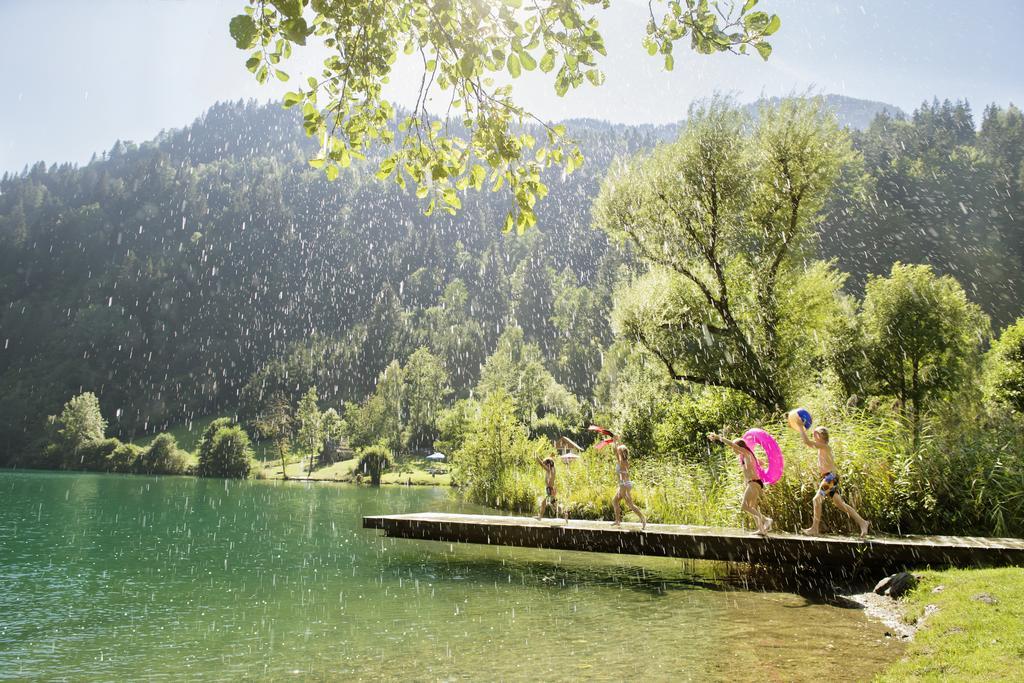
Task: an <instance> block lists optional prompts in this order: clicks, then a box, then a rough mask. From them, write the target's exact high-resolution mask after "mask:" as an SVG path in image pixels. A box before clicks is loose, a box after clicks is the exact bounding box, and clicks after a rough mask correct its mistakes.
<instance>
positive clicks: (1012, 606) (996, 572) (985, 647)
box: [877, 568, 1024, 682]
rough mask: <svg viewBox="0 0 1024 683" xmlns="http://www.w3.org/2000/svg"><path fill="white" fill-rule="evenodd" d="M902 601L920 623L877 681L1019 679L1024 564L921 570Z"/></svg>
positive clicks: (1023, 662)
mask: <svg viewBox="0 0 1024 683" xmlns="http://www.w3.org/2000/svg"><path fill="white" fill-rule="evenodd" d="M902 606H903V609H904V614H905V619H906V620H907V621H908V622H914V621H915V620H917V619H923V622H922V624H923V625H922V627H921V629H920V630H919V631H918V632H917V635H916V636H915V638H914V640H913V642H912V643H910V645H909V646H908V648H907V651H906V654H905V655H904V657H903V659H901V660H900V661H899V662H897V663H896V664H894V665H893V666H892V667H890V668H889V669H888V670H887V671H886V672H885V673H883V674H882V675H880V676H879V677H878V678H877V680H878V681H884V682H888V681H906V680H929V681H930V680H934V681H947V680H973V681H982V680H984V681H1011V680H1014V681H1019V680H1020V679H1021V675H1022V671H1024V626H1022V625H1024V568H1004V569H982V570H963V569H951V570H947V571H929V572H924V575H923V578H922V580H921V582H920V584H919V585H918V586H917V588H916V589H915V590H914V591H913V592H912V593H910V594H909V595H908V596H907V597H906V598H904V599H903V601H902Z"/></svg>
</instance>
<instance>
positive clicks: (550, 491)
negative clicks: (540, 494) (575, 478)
mask: <svg viewBox="0 0 1024 683" xmlns="http://www.w3.org/2000/svg"><path fill="white" fill-rule="evenodd" d="M544 492H545V493H546V494H547V495H545V496H544V501H545V502H547V503H550V504H551V505H554V504H555V503H557V502H558V498H557V497H556V496H555V488H554V487H553V486H545V487H544Z"/></svg>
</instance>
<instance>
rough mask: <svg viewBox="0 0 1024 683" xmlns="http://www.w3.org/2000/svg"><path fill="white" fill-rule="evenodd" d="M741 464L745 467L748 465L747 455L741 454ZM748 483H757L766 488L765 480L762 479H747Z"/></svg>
mask: <svg viewBox="0 0 1024 683" xmlns="http://www.w3.org/2000/svg"><path fill="white" fill-rule="evenodd" d="M740 465H741V466H743V467H746V466H747V457H746V456H745V455H741V456H740ZM747 483H748V484H757V485H758V486H760V487H761V488H762V489H763V488H764V482H763V481H761V480H760V479H747Z"/></svg>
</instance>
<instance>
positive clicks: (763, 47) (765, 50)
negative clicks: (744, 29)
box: [754, 40, 772, 61]
mask: <svg viewBox="0 0 1024 683" xmlns="http://www.w3.org/2000/svg"><path fill="white" fill-rule="evenodd" d="M754 47H755V48H757V54H759V55H761V59H763V60H765V61H768V56H769V55H770V54H771V53H772V46H771V45H769V44H768V43H766V42H764V41H763V40H762V41H761V42H760V43H757V44H756V45H754Z"/></svg>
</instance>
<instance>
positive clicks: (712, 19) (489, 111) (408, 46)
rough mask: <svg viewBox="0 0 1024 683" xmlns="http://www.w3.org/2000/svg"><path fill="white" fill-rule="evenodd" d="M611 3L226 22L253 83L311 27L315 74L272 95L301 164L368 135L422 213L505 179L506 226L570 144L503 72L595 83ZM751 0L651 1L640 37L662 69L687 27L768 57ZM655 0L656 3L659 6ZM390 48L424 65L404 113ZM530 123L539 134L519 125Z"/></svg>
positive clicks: (350, 155) (531, 220)
mask: <svg viewBox="0 0 1024 683" xmlns="http://www.w3.org/2000/svg"><path fill="white" fill-rule="evenodd" d="M610 2H611V0H525V2H524V0H490V1H487V2H485V1H483V0H363V1H362V2H352V1H349V0H248V6H246V7H245V10H244V13H243V14H239V15H238V16H236V17H234V18H233V19H231V22H230V25H229V29H230V33H231V36H232V38H234V40H235V44H236V45H237V46H238V47H239V48H240V49H243V50H246V51H249V58H248V60H247V61H246V67H247V68H248V69H249V70H250V71H251V72H252V73H253V74H254V75H255V76H256V79H257V80H258V81H259V82H260V83H264V82H266V81H267V80H269V79H270V78H271V76H273V77H275V78H278V79H279V80H282V81H288V80H290V77H289V75H288V74H287V73H286V72H285V71H284V70H283V69H281V68H280V65H281V63H282V62H283V61H285V60H287V59H288V58H289V57H290V56H291V55H292V51H293V48H295V47H296V46H297V47H300V48H301V47H305V46H306V45H307V41H310V40H311V39H312V40H315V41H316V42H317V43H319V44H320V45H322V46H323V47H324V48H326V49H327V50H328V51H329V53H330V54H329V56H328V57H327V58H326V59H324V62H323V70H322V71H321V73H320V76H319V78H318V77H314V76H310V77H309V78H308V79H307V81H306V83H305V84H303V85H301V86H300V87H299V88H297V89H296V90H293V91H290V92H287V93H286V94H285V95H284V100H283V104H284V106H285V107H299V108H300V109H301V111H302V116H303V126H304V128H305V131H306V134H307V135H309V136H311V137H315V138H316V139H317V140H318V142H319V152H318V153H317V154H316V155H315V156H314V157H313V158H312V159H311V160H310V164H311V165H312V166H313V167H315V168H319V169H323V171H324V173H325V174H326V175H327V177H328V178H329V179H331V180H333V179H334V178H336V177H337V176H338V174H339V172H340V169H342V168H345V167H347V166H349V165H350V164H351V163H352V160H353V159H358V160H362V159H365V158H366V156H367V154H368V153H369V152H370V150H371V149H372V148H374V147H377V146H380V147H381V148H383V149H384V150H385V155H384V157H383V159H382V160H381V161H380V165H379V168H378V170H377V176H378V177H379V178H380V179H382V180H388V179H390V180H391V181H393V182H395V183H397V184H398V185H399V186H400V187H402V188H405V187H407V186H409V185H410V184H411V185H412V186H414V187H415V191H416V195H417V197H419V198H421V199H422V200H423V201H424V202H425V203H426V209H425V210H426V212H427V213H428V214H429V213H432V212H433V211H434V210H436V209H439V208H440V209H443V210H446V211H448V212H450V213H455V212H456V211H457V210H458V209H459V208H461V206H462V202H461V199H460V194H461V193H462V192H464V191H466V190H468V189H469V188H473V189H476V190H480V189H483V188H484V186H485V185H486V186H487V187H489V188H490V189H491V190H492V191H499V190H501V189H503V188H504V187H505V186H506V185H507V186H508V189H509V191H510V193H511V195H512V200H513V202H512V206H511V208H510V210H509V212H508V215H507V217H506V220H505V230H511V229H513V228H515V229H516V230H517V231H520V232H521V231H523V230H525V229H527V228H529V227H531V226H533V225H534V224H535V223H536V215H535V213H534V208H535V206H536V203H537V201H538V200H540V199H543V198H544V196H545V195H546V194H547V187H546V186H545V185H544V183H543V182H542V181H541V173H542V172H543V171H544V170H545V169H548V168H552V167H560V168H561V169H562V170H563V172H564V173H572V172H573V171H574V170H575V169H576V168H578V167H579V166H580V165H582V163H583V156H582V154H581V153H580V150H579V147H578V146H577V145H576V144H575V143H574V142H573V141H572V140H571V139H570V138H569V137H568V135H567V132H566V130H565V128H564V127H563V126H560V125H550V124H547V123H545V122H543V121H541V120H540V119H538V118H537V117H536V116H534V115H533V114H531V113H530V112H529V111H527V110H525V109H524V108H523V107H522V106H521V105H519V104H518V103H517V102H516V101H515V99H514V98H513V92H512V86H511V85H510V84H509V83H508V81H506V80H505V79H504V78H502V76H504V75H506V74H507V75H508V76H509V77H511V78H512V79H516V78H518V77H519V76H520V75H521V74H522V72H524V71H535V70H539V71H540V72H542V73H544V74H550V78H551V80H552V85H553V87H554V89H555V92H556V93H557V94H558V95H559V96H562V95H565V94H566V93H567V92H568V91H569V90H570V89H575V88H578V87H580V86H582V85H583V84H584V82H587V83H590V84H591V85H593V86H600V85H601V84H602V83H604V73H603V71H601V69H600V68H599V66H598V63H597V62H598V59H599V58H600V57H604V56H606V55H607V52H606V50H605V45H604V39H603V38H602V36H601V33H600V32H599V30H598V26H599V24H598V19H597V16H596V14H597V12H598V11H599V10H601V9H607V8H608V7H609V6H610ZM756 2H757V0H746V2H745V3H744V4H743V5H742V6H739V5H738V4H737V3H735V2H732V1H731V0H721V1H713V0H712V1H709V0H672V1H671V2H665V1H664V0H651V3H650V6H649V9H650V14H651V20H650V21H649V23H648V26H647V35H646V36H644V38H643V44H644V46H645V47H646V48H647V51H648V52H649V53H650V54H652V55H655V54H661V55H664V59H665V67H666V68H667V69H672V67H673V57H672V51H673V46H674V45H675V44H676V42H678V41H680V40H682V39H683V38H686V37H689V38H690V46H691V48H692V49H693V50H695V51H697V52H698V53H701V54H711V53H714V52H723V51H730V52H736V53H745V52H746V51H747V48H748V46H752V47H753V48H754V49H756V50H757V51H758V53H759V54H760V55H761V56H762V57H763V58H765V59H767V58H768V55H769V54H770V53H771V46H770V45H769V44H768V42H767V41H766V38H767V37H768V36H770V35H771V34H772V33H774V32H775V31H776V30H778V28H779V25H780V22H779V18H778V17H777V16H775V15H768V14H766V13H765V12H760V11H753V8H754V6H755V5H756ZM655 5H658V6H659V7H664V8H665V12H664V14H663V15H662V16H661V18H660V19H659V18H657V16H656V13H655ZM403 55H405V56H408V57H409V58H415V56H416V55H418V57H419V60H420V63H421V64H422V68H423V76H422V79H421V82H420V87H419V92H418V94H417V97H416V104H415V106H414V108H413V110H412V112H411V113H409V114H408V115H406V116H404V117H401V120H398V116H397V113H396V111H395V108H394V107H393V106H392V104H391V103H390V102H388V101H387V100H386V99H384V97H383V94H382V93H383V89H384V86H385V85H386V84H387V83H388V81H389V78H390V74H391V71H392V68H393V66H394V65H395V63H396V62H397V61H398V59H399V58H401V57H402V56H403ZM437 90H439V91H442V92H444V93H446V95H445V99H446V100H447V114H446V115H445V117H444V120H438V119H436V118H435V117H432V116H431V115H430V114H429V113H428V112H427V103H428V102H429V101H430V99H431V96H432V94H433V93H434V92H435V91H437ZM452 124H455V125H452ZM527 124H535V127H533V128H531V127H530V126H528V125H527ZM537 129H539V130H541V131H542V133H543V134H542V136H541V139H540V140H538V139H537V138H536V137H535V136H534V135H533V134H531V133H530V132H529V131H530V130H537Z"/></svg>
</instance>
